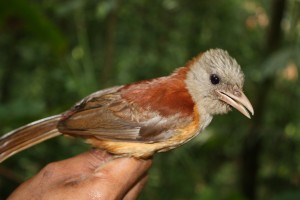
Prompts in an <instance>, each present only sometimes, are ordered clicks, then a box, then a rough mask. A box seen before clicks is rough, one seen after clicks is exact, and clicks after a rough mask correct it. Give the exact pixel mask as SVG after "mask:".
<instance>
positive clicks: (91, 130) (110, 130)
mask: <svg viewBox="0 0 300 200" xmlns="http://www.w3.org/2000/svg"><path fill="white" fill-rule="evenodd" d="M191 120H192V119H189V118H186V117H184V118H183V117H181V116H180V115H174V116H171V117H168V118H166V117H162V116H160V115H159V114H158V113H156V112H149V111H148V110H145V109H142V108H140V107H138V106H136V105H135V104H133V103H130V102H127V101H126V100H124V99H122V98H121V95H120V93H119V92H118V88H112V89H109V90H105V91H100V92H97V93H94V94H92V95H90V96H88V97H87V98H85V99H83V100H82V101H81V102H80V103H79V104H77V105H76V106H75V107H74V108H73V109H72V110H71V111H69V112H67V113H65V114H64V117H63V118H62V120H61V121H60V122H59V124H58V129H59V131H60V132H62V133H64V134H68V135H72V136H81V137H86V136H88V137H97V138H100V139H110V140H121V141H143V142H148V143H152V142H158V141H161V140H165V139H167V138H169V137H171V136H172V135H173V134H175V131H174V130H175V128H176V126H178V124H181V125H185V124H188V123H190V122H191Z"/></svg>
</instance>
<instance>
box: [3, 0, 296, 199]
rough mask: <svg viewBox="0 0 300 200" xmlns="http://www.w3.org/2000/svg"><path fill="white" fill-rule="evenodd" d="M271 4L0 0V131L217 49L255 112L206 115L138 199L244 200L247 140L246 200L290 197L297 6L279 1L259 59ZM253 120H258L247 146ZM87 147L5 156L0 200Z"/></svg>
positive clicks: (61, 142) (75, 144) (70, 144)
mask: <svg viewBox="0 0 300 200" xmlns="http://www.w3.org/2000/svg"><path fill="white" fill-rule="evenodd" d="M271 4H272V1H258V0H247V1H239V0H211V1H192V0H162V1H146V0H131V1H121V0H100V1H84V0H74V1H58V0H50V1H49V0H48V1H46V0H42V1H25V0H11V1H3V2H1V3H0V48H1V51H0V133H1V134H2V133H3V134H4V133H5V132H8V131H10V130H12V129H14V128H17V127H19V126H21V125H24V124H26V123H29V122H31V121H34V120H37V119H40V118H42V117H46V116H50V115H53V114H57V113H60V112H63V111H65V110H67V109H68V108H69V107H71V106H72V105H73V104H74V103H75V102H77V101H78V100H80V99H81V98H82V97H84V96H86V95H88V94H89V93H91V92H93V91H96V90H98V89H101V88H105V87H109V86H113V85H119V84H125V83H129V82H133V81H138V80H141V79H147V78H153V77H157V76H163V75H167V74H168V73H170V72H172V71H173V70H174V69H175V68H176V67H178V66H182V65H184V64H185V62H186V61H187V60H188V59H190V58H192V57H193V56H196V55H197V54H198V53H200V52H201V51H204V50H206V49H209V48H216V47H219V48H224V49H227V50H228V51H229V53H230V54H231V55H233V56H234V57H235V58H236V59H237V61H238V62H239V63H240V64H241V66H242V68H243V71H244V72H245V74H246V82H245V93H246V94H247V96H249V99H250V100H251V102H253V103H254V105H255V106H254V107H255V112H256V115H255V116H254V118H253V119H252V120H248V119H246V118H244V117H242V116H241V115H240V114H239V113H238V112H236V111H234V112H232V113H230V114H228V115H226V116H218V117H215V119H214V120H213V122H212V124H211V125H210V127H209V128H208V129H207V130H206V131H205V132H203V133H202V134H200V135H199V136H198V137H197V138H195V139H194V140H193V141H191V142H189V143H188V144H186V145H184V146H183V147H181V148H179V149H176V150H174V151H171V152H168V153H162V154H159V155H157V156H155V158H154V166H153V167H152V169H151V171H150V172H149V181H148V185H147V187H146V188H145V190H144V191H143V193H142V195H141V197H140V199H145V200H147V199H175V200H180V199H207V200H209V199H233V200H235V199H236V200H246V199H248V198H249V197H248V196H247V195H246V194H245V193H244V192H243V190H242V189H241V182H243V180H242V170H243V155H244V154H243V152H244V150H245V146H247V145H249V146H251V144H253V143H255V142H256V140H259V141H261V143H262V145H261V146H262V148H260V152H259V155H258V160H259V167H258V170H257V179H256V182H255V185H254V187H255V188H256V189H257V190H256V196H257V199H274V200H280V199H299V198H300V194H299V185H300V156H299V155H300V145H299V142H300V123H299V119H300V110H299V109H300V107H299V102H298V101H299V97H300V88H299V74H298V73H299V66H300V57H299V55H300V50H299V39H300V31H299V27H300V23H299V16H300V12H299V10H300V9H299V8H300V3H299V1H297V0H287V7H286V9H285V12H284V18H283V19H282V21H281V24H282V26H281V33H282V34H281V35H282V39H281V40H280V42H279V48H278V49H275V50H274V51H273V52H266V50H265V49H266V40H267V31H268V28H269V26H270V22H271V20H272V19H271V16H272V15H271V13H272V7H271ZM273 42H276V41H273ZM269 80H272V81H270V84H268V85H266V84H265V83H266V82H267V81H269ZM267 83H269V82H267ZM261 90H262V91H263V90H265V96H263V95H262V94H264V91H263V92H261ZM261 97H262V98H263V100H264V102H265V103H264V104H263V106H260V104H259V102H260V100H259V99H260V98H261ZM256 117H259V118H260V119H261V120H260V121H261V122H260V125H259V126H258V127H257V128H256V130H255V131H254V133H253V134H255V137H251V134H252V133H251V134H250V132H249V130H251V127H253V126H255V125H256V123H257V121H258V120H257V118H256ZM255 127H256V126H255ZM253 134H252V135H253ZM88 148H89V147H88V146H87V145H85V144H83V143H82V142H81V140H80V139H78V140H77V139H68V138H63V137H60V138H56V139H52V140H50V141H47V142H45V143H43V144H40V145H38V146H36V147H33V148H31V149H29V150H26V151H24V152H22V153H20V154H18V155H16V156H14V157H12V158H10V159H9V160H7V161H5V162H4V163H3V164H1V165H0V191H1V193H0V199H4V198H6V197H7V196H8V195H9V194H10V193H11V192H12V191H13V190H14V189H15V188H16V187H17V185H18V184H20V183H21V182H22V181H24V180H25V179H27V178H29V177H31V176H33V175H34V174H35V173H36V172H37V171H39V170H40V169H41V168H42V167H43V166H45V165H46V164H47V163H49V162H53V161H56V160H61V159H65V158H67V157H70V156H73V155H76V154H79V153H80V152H83V151H85V150H87V149H88ZM250 156H254V155H251V154H250ZM253 170H254V169H253Z"/></svg>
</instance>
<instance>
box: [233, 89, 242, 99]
mask: <svg viewBox="0 0 300 200" xmlns="http://www.w3.org/2000/svg"><path fill="white" fill-rule="evenodd" d="M233 95H234V96H237V97H241V96H242V93H241V92H240V91H239V90H234V91H233Z"/></svg>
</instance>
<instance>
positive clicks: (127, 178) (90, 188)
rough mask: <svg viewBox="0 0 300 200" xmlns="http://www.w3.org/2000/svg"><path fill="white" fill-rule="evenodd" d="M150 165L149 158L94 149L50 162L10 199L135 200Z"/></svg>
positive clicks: (144, 181) (145, 179)
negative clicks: (139, 158) (118, 156)
mask: <svg viewBox="0 0 300 200" xmlns="http://www.w3.org/2000/svg"><path fill="white" fill-rule="evenodd" d="M151 164H152V160H150V159H149V160H138V159H135V158H125V157H124V158H113V156H111V155H110V154H108V153H106V152H104V151H101V150H91V151H88V152H86V153H83V154H80V155H78V156H75V157H73V158H69V159H67V160H63V161H59V162H54V163H50V164H48V165H47V166H46V167H44V168H43V169H42V170H41V171H40V172H39V173H38V174H37V175H35V176H34V177H33V178H31V179H29V180H28V181H26V182H25V183H23V184H22V185H21V186H19V187H18V188H17V189H16V190H15V191H14V192H13V193H12V194H11V196H10V197H9V198H8V199H9V200H15V199H23V200H27V199H28V200H29V199H30V200H35V199H39V200H40V199H51V200H57V199H63V200H69V199H70V200H71V199H72V200H73V199H78V200H80V199H85V200H89V199H93V200H97V199H105V200H106V199H136V198H137V196H138V194H139V193H140V191H141V190H142V188H143V186H144V185H145V183H146V181H147V171H148V169H149V168H150V166H151Z"/></svg>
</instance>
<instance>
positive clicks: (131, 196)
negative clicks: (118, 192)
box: [124, 175, 148, 200]
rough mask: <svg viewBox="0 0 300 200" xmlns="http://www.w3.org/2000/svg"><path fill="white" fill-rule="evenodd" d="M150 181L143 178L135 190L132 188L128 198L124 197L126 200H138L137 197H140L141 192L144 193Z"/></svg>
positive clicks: (146, 177)
mask: <svg viewBox="0 0 300 200" xmlns="http://www.w3.org/2000/svg"><path fill="white" fill-rule="evenodd" d="M147 180H148V176H146V175H145V176H143V177H142V178H141V180H139V181H138V182H137V183H136V184H135V185H134V186H133V188H131V190H129V191H128V192H127V194H126V196H125V197H124V200H132V199H137V197H138V196H139V194H140V192H141V191H142V189H143V188H144V187H145V185H146V183H147Z"/></svg>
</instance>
